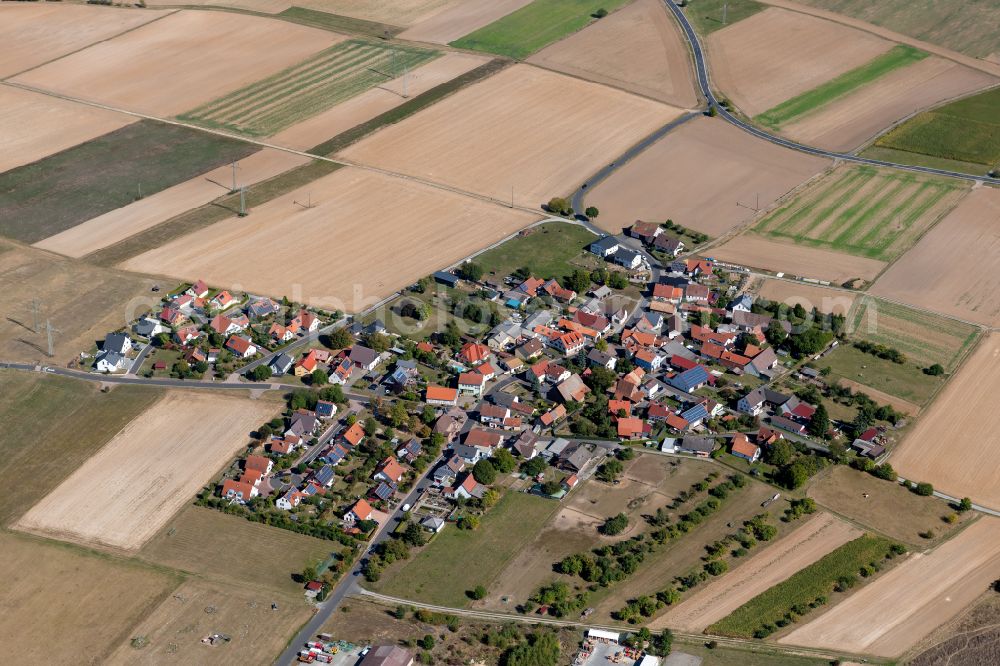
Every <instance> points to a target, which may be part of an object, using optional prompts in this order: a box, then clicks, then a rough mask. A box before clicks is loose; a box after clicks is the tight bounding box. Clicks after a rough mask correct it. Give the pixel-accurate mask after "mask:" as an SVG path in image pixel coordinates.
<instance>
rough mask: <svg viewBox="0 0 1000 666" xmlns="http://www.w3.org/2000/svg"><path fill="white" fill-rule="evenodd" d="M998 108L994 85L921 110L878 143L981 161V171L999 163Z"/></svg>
mask: <svg viewBox="0 0 1000 666" xmlns="http://www.w3.org/2000/svg"><path fill="white" fill-rule="evenodd" d="M998 108H1000V88H993V89H992V90H988V91H986V92H983V93H979V94H977V95H972V96H970V97H966V98H964V99H960V100H958V101H956V102H952V103H950V104H946V105H944V106H942V107H939V108H937V109H934V110H932V111H927V112H925V113H921V114H920V115H918V116H916V117H915V118H912V119H911V120H908V121H907V122H905V123H903V124H902V125H900V126H899V127H897V128H896V129H894V130H892V131H891V132H889V133H887V134H885V135H884V136H882V137H880V138H879V139H878V140H877V141H876V142H875V146H876V147H878V148H890V149H893V150H894V151H897V153H912V154H913V155H915V156H930V157H935V158H943V159H946V160H954V161H958V162H964V163H972V164H977V165H981V167H982V168H981V171H980V173H981V172H982V171H985V170H986V168H989V167H996V166H997V165H998V164H1000V113H997V109H998ZM904 157H905V155H904ZM912 159H919V158H917V157H914V158H912ZM913 163H916V162H913Z"/></svg>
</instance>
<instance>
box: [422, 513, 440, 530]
mask: <svg viewBox="0 0 1000 666" xmlns="http://www.w3.org/2000/svg"><path fill="white" fill-rule="evenodd" d="M420 524H421V525H422V526H423V527H426V528H427V529H429V530H434V531H437V530H439V529H441V527H442V526H443V525H444V519H443V518H438V517H437V516H427V517H426V518H424V519H423V520H421V521H420Z"/></svg>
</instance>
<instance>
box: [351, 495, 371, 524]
mask: <svg viewBox="0 0 1000 666" xmlns="http://www.w3.org/2000/svg"><path fill="white" fill-rule="evenodd" d="M373 511H374V510H373V509H372V505H371V504H369V503H368V501H367V500H365V499H359V500H358V501H357V502H355V503H354V505H353V506H351V508H350V509H348V510H347V513H345V514H344V522H345V523H347V524H348V525H353V524H354V523H356V522H359V521H362V520H371V518H372V513H373Z"/></svg>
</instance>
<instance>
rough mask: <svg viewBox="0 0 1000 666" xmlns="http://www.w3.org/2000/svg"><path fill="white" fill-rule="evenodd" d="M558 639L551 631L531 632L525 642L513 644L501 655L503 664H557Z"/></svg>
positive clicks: (540, 665) (520, 665)
mask: <svg viewBox="0 0 1000 666" xmlns="http://www.w3.org/2000/svg"><path fill="white" fill-rule="evenodd" d="M559 657H560V651H559V640H558V639H557V638H556V636H555V634H552V633H544V634H543V633H538V634H532V635H531V636H529V637H528V641H527V642H526V643H520V644H518V645H515V646H514V647H512V648H511V649H510V650H508V651H507V653H506V654H505V655H504V656H503V659H502V660H501V662H500V663H501V664H502V665H503V666H558V664H559Z"/></svg>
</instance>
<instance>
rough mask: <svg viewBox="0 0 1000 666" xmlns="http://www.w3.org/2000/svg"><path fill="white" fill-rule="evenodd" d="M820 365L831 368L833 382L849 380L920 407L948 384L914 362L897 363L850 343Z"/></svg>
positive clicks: (836, 350) (942, 376) (821, 361)
mask: <svg viewBox="0 0 1000 666" xmlns="http://www.w3.org/2000/svg"><path fill="white" fill-rule="evenodd" d="M817 365H819V366H821V367H829V368H830V380H831V381H836V380H837V379H839V378H843V379H849V380H852V381H855V382H858V383H859V384H864V385H865V386H870V387H872V388H873V389H875V390H877V391H883V392H885V393H888V394H889V395H894V396H896V397H897V398H902V399H903V400H906V401H908V402H912V403H914V404H917V405H924V404H926V403H927V401H929V400H930V399H931V397H933V395H934V393H935V392H936V391H937V390H938V389H939V388H941V386H943V385H944V382H945V376H944V375H940V376H937V377H934V376H932V375H928V374H926V373H924V371H923V366H920V365H917V363H915V362H914V360H911V359H907V360H906V362H904V363H894V362H893V361H889V360H886V359H883V358H879V357H877V356H874V355H872V354H867V353H865V352H863V351H861V350H859V349H857V348H855V347H854V346H853V345H851V344H850V343H844V344H842V345H840V346H839V347H838V348H837V349H835V350H834V351H833V352H832V353H831V354H829V355H828V356H824V357H823V358H822V360H820V361H818V363H817Z"/></svg>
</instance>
